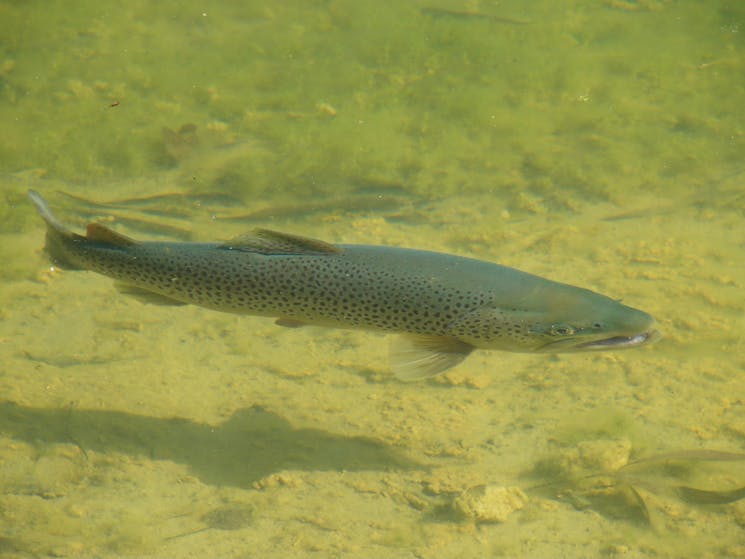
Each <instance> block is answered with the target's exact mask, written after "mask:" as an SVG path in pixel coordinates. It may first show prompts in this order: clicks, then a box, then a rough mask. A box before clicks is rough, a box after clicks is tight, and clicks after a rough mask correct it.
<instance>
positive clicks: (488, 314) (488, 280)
mask: <svg viewBox="0 0 745 559" xmlns="http://www.w3.org/2000/svg"><path fill="white" fill-rule="evenodd" d="M29 196H30V198H31V200H32V201H33V202H34V204H35V205H36V208H37V209H38V211H39V213H40V214H41V217H42V218H43V219H44V221H45V222H46V225H47V234H46V247H45V248H46V251H47V252H48V253H49V255H50V257H51V259H52V261H53V262H54V263H55V264H56V265H58V266H60V267H62V268H68V269H79V270H90V271H93V272H97V273H99V274H103V275H105V276H109V277H111V278H114V279H116V280H117V281H118V282H119V284H120V285H122V286H123V290H124V291H125V292H128V293H130V294H133V295H136V296H139V297H140V298H146V299H150V300H153V301H155V300H157V302H160V303H165V304H175V305H183V304H194V305H199V306H201V307H206V308H209V309H215V310H218V311H224V312H232V313H240V314H249V315H260V316H270V317H275V318H277V323H278V324H280V325H283V326H302V325H317V326H330V327H337V328H361V329H366V330H379V331H387V332H395V333H399V334H402V337H401V341H400V342H399V343H397V344H394V347H393V350H392V351H391V364H392V368H393V370H394V372H395V373H396V374H397V376H398V377H399V378H401V379H403V380H416V379H421V378H426V377H430V376H433V375H436V374H439V373H441V372H443V371H446V370H447V369H449V368H451V367H453V366H455V365H457V364H458V363H460V362H461V361H462V360H463V359H465V358H466V357H467V356H468V355H469V354H470V353H471V352H472V351H473V350H474V349H500V350H505V351H515V352H539V353H558V352H572V351H591V350H610V349H621V348H631V347H638V346H641V345H643V344H646V343H648V342H650V341H652V340H654V339H656V338H658V337H659V334H658V332H657V330H656V329H655V321H654V319H653V318H652V317H651V316H650V315H648V314H647V313H645V312H642V311H640V310H637V309H633V308H631V307H627V306H625V305H622V304H621V303H619V302H618V301H615V300H613V299H610V298H609V297H606V296H604V295H600V294H598V293H594V292H592V291H589V290H587V289H582V288H580V287H574V286H571V285H566V284H563V283H557V282H554V281H551V280H547V279H543V278H540V277H538V276H534V275H531V274H528V273H526V272H522V271H520V270H516V269H514V268H508V267H506V266H500V265H499V264H493V263H490V262H484V261H481V260H474V259H472V258H464V257H461V256H454V255H450V254H442V253H437V252H429V251H423V250H414V249H406V248H394V247H386V246H367V245H345V244H339V245H335V244H330V243H326V242H323V241H319V240H315V239H310V238H306V237H300V236H296V235H291V234H287V233H280V232H276V231H269V230H266V229H256V230H254V231H252V232H251V233H249V234H247V235H243V236H240V237H237V238H235V239H232V240H229V241H226V242H222V243H168V242H140V241H136V240H134V239H131V238H129V237H125V236H124V235H121V234H119V233H117V232H115V231H113V230H111V229H109V228H108V227H106V226H104V225H101V224H98V223H91V224H89V225H88V227H87V230H86V234H85V236H83V235H78V234H76V233H73V232H72V231H70V230H69V229H67V228H66V227H65V226H64V225H62V224H61V223H60V222H59V221H58V220H57V219H56V218H55V217H54V216H53V215H52V213H51V211H50V210H49V207H48V206H47V204H46V202H45V201H44V199H43V198H42V197H41V196H40V195H39V194H38V193H37V192H34V191H29Z"/></svg>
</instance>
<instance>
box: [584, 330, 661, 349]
mask: <svg viewBox="0 0 745 559" xmlns="http://www.w3.org/2000/svg"><path fill="white" fill-rule="evenodd" d="M661 337H662V334H660V332H659V331H658V330H648V331H646V332H642V333H641V334H634V335H633V336H611V337H610V338H603V339H602V340H593V341H591V342H585V343H583V344H579V345H577V346H575V349H578V350H582V349H623V348H627V347H637V346H640V345H643V344H648V343H651V342H654V341H656V340H659V339H660V338H661Z"/></svg>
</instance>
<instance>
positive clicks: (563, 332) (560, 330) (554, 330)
mask: <svg viewBox="0 0 745 559" xmlns="http://www.w3.org/2000/svg"><path fill="white" fill-rule="evenodd" d="M574 332H576V329H575V328H573V327H571V326H569V325H568V324H553V325H552V326H551V328H550V330H549V333H550V334H551V335H552V336H571V335H572V334H574Z"/></svg>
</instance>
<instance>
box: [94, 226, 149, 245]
mask: <svg viewBox="0 0 745 559" xmlns="http://www.w3.org/2000/svg"><path fill="white" fill-rule="evenodd" d="M85 238H86V239H88V240H89V241H98V242H100V243H107V244H110V245H114V246H119V247H127V246H132V245H136V244H139V243H138V242H137V241H135V240H134V239H132V238H130V237H127V236H126V235H122V234H121V233H117V232H116V231H114V230H113V229H109V228H108V227H106V226H105V225H101V224H100V223H89V224H88V227H87V228H86V230H85Z"/></svg>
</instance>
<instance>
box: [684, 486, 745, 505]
mask: <svg viewBox="0 0 745 559" xmlns="http://www.w3.org/2000/svg"><path fill="white" fill-rule="evenodd" d="M676 490H677V491H678V495H680V498H681V499H683V500H684V501H685V502H686V503H691V504H696V505H726V504H728V503H734V502H735V501H739V500H740V499H742V498H743V497H745V487H738V488H737V489H731V490H729V491H708V490H705V489H696V488H695V487H686V486H684V485H680V486H678V487H676Z"/></svg>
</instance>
